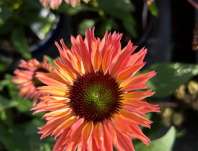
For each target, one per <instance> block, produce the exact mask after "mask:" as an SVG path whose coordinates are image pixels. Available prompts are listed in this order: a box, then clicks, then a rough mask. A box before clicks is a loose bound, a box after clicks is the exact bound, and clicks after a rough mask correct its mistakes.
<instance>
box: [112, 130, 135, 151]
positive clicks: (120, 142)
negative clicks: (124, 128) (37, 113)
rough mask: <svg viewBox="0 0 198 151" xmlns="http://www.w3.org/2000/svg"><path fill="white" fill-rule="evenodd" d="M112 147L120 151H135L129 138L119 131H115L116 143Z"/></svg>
mask: <svg viewBox="0 0 198 151" xmlns="http://www.w3.org/2000/svg"><path fill="white" fill-rule="evenodd" d="M114 145H115V146H116V148H117V149H118V150H120V151H135V149H134V146H133V144H132V140H131V138H130V137H129V136H127V135H125V134H122V133H120V132H119V131H116V141H115V144H114Z"/></svg>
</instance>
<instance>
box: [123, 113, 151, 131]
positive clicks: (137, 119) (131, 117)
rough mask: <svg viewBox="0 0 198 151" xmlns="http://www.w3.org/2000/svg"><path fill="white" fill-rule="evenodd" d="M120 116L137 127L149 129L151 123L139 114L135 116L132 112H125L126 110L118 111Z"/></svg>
mask: <svg viewBox="0 0 198 151" xmlns="http://www.w3.org/2000/svg"><path fill="white" fill-rule="evenodd" d="M120 114H121V115H122V116H123V117H124V118H126V119H128V120H129V121H131V122H133V123H135V124H137V125H142V126H144V127H148V128H150V125H151V123H152V122H151V121H150V120H148V119H147V118H145V117H144V116H142V115H140V114H137V113H134V112H129V111H126V110H121V111H120Z"/></svg>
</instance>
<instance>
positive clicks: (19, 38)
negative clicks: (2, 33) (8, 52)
mask: <svg viewBox="0 0 198 151" xmlns="http://www.w3.org/2000/svg"><path fill="white" fill-rule="evenodd" d="M11 40H12V44H13V45H14V47H15V49H16V51H18V52H19V53H20V54H21V55H22V56H23V57H24V58H25V59H30V58H31V53H30V51H29V46H28V42H27V39H26V37H25V33H24V31H23V30H22V29H20V28H16V30H14V31H13V33H12V35H11Z"/></svg>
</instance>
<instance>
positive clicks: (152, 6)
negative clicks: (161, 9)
mask: <svg viewBox="0 0 198 151" xmlns="http://www.w3.org/2000/svg"><path fill="white" fill-rule="evenodd" d="M148 8H149V11H150V12H151V14H152V15H153V16H157V15H158V8H157V6H156V4H155V2H153V3H152V4H150V5H149V6H148Z"/></svg>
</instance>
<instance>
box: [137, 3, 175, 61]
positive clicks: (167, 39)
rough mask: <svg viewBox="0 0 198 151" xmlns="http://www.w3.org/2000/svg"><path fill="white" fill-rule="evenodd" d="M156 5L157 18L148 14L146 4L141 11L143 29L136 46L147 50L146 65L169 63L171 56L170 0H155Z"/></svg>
mask: <svg viewBox="0 0 198 151" xmlns="http://www.w3.org/2000/svg"><path fill="white" fill-rule="evenodd" d="M156 3H157V7H158V16H156V17H154V16H152V15H151V14H150V13H149V12H148V8H147V6H146V3H144V7H143V10H142V16H143V17H142V18H143V19H142V24H143V25H144V26H145V27H143V31H142V36H141V38H140V39H139V42H138V45H140V47H146V48H148V56H147V58H146V59H147V62H148V63H147V65H151V64H153V63H157V62H170V61H171V56H172V54H171V47H172V43H171V32H172V29H171V7H170V0H157V1H156ZM145 15H146V22H145Z"/></svg>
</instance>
